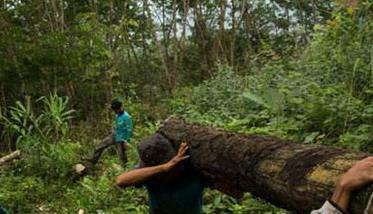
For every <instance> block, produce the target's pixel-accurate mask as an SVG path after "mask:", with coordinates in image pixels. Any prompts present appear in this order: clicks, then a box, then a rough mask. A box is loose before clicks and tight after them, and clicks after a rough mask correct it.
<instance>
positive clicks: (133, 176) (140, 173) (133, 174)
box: [115, 143, 189, 188]
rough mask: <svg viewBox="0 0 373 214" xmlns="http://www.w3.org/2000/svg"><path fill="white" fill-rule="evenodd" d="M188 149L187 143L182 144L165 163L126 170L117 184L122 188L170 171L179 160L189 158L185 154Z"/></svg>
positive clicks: (119, 177) (117, 180)
mask: <svg viewBox="0 0 373 214" xmlns="http://www.w3.org/2000/svg"><path fill="white" fill-rule="evenodd" d="M187 150H188V146H187V144H186V143H182V144H181V145H180V148H179V151H178V153H177V154H176V155H175V157H173V158H172V159H171V160H170V161H168V162H167V163H164V164H160V165H157V166H151V167H145V168H141V169H134V170H131V171H129V172H125V173H123V174H121V175H120V176H118V177H117V178H116V182H115V183H116V185H117V186H119V187H122V188H125V187H128V186H134V185H138V184H141V183H144V182H146V181H148V180H149V179H150V178H152V177H154V176H155V175H158V174H160V173H163V172H167V171H170V170H171V169H172V168H174V167H175V166H176V165H177V164H178V163H179V162H181V161H183V160H185V159H187V158H189V156H188V155H185V153H186V151H187Z"/></svg>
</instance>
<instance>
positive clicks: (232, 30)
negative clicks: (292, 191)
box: [0, 0, 373, 214]
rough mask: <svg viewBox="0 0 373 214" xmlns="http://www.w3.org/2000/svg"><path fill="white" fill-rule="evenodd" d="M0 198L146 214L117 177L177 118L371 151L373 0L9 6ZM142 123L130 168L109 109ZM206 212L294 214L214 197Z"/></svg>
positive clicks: (34, 2)
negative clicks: (85, 164) (106, 142)
mask: <svg viewBox="0 0 373 214" xmlns="http://www.w3.org/2000/svg"><path fill="white" fill-rule="evenodd" d="M0 29H1V30H0V133H1V135H0V136H1V137H0V157H1V156H3V155H6V154H8V153H10V152H11V151H13V150H16V149H19V150H20V151H21V153H22V158H21V159H20V160H17V161H14V162H11V163H8V164H6V165H4V166H0V204H1V205H3V206H4V207H5V208H6V209H7V210H8V211H9V212H10V213H20V214H26V213H67V214H71V213H78V211H79V210H84V212H85V213H98V214H99V213H108V214H116V213H118V214H119V213H146V212H147V210H148V207H147V196H146V192H145V190H144V189H141V188H140V189H137V188H129V189H126V190H119V189H117V188H116V187H115V185H114V180H115V177H116V176H117V175H119V174H120V173H121V172H123V171H124V170H128V169H131V168H133V167H134V166H135V165H136V164H137V162H138V155H137V151H136V144H137V143H138V142H139V141H140V140H141V139H142V138H144V137H146V136H147V135H149V134H150V133H152V132H154V131H155V130H156V129H157V127H158V125H159V122H160V121H162V120H163V119H165V118H167V117H168V116H170V115H179V116H182V117H184V118H186V119H187V120H188V121H191V122H196V123H200V124H206V125H214V126H216V127H222V128H224V129H227V130H232V131H236V132H243V133H258V134H266V135H273V136H278V137H282V138H286V139H291V140H295V141H298V142H302V143H306V144H327V145H329V146H335V147H343V148H347V149H352V150H361V151H365V152H373V99H372V98H373V3H372V2H371V1H370V0H362V1H351V0H350V1H342V0H340V1H325V0H324V1H322V0H313V1H309V0H296V1H289V0H286V1H283V0H266V1H264V0H259V1H255V0H252V1H248V0H247V1H246V0H242V1H241V0H220V1H215V0H205V1H202V0H179V1H176V0H172V1H171V0H170V1H165V0H162V1H161V0H141V1H135V0H124V1H119V0H102V1H95V0H84V1H72V0H2V1H1V2H0ZM113 98H119V99H120V100H122V101H123V102H124V108H125V110H126V111H127V112H128V113H129V114H131V116H132V118H133V120H134V139H133V140H132V142H131V146H130V148H129V160H130V161H129V164H128V166H127V168H126V169H123V168H122V167H121V166H120V165H119V163H118V160H117V157H116V155H115V151H114V150H113V151H112V150H110V151H107V152H106V153H105V155H104V157H103V158H102V159H101V161H100V163H99V164H98V166H97V167H96V170H95V172H94V173H92V174H89V175H87V176H85V177H84V178H80V179H79V178H78V179H77V178H76V177H74V176H72V174H71V173H72V172H71V171H72V170H71V168H72V166H73V165H74V164H76V163H79V162H80V161H81V160H82V159H84V158H85V157H87V156H89V155H90V154H91V153H92V152H93V150H94V148H95V146H96V145H97V144H98V143H99V141H100V139H102V138H103V137H105V136H106V135H107V134H108V133H110V131H111V130H112V127H113V123H114V114H113V113H112V112H111V111H110V108H109V106H110V101H111V100H112V99H113ZM203 212H204V213H278V214H280V213H286V211H285V210H281V209H279V208H276V207H274V206H272V205H270V204H267V203H266V202H264V201H261V200H259V199H255V198H253V197H252V196H251V195H250V194H246V195H245V196H244V198H242V199H240V200H236V199H233V198H231V197H229V196H226V195H223V194H222V193H219V192H217V191H214V190H207V191H205V194H204V206H203Z"/></svg>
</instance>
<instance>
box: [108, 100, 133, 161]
mask: <svg viewBox="0 0 373 214" xmlns="http://www.w3.org/2000/svg"><path fill="white" fill-rule="evenodd" d="M111 109H112V110H113V111H114V112H115V114H116V117H115V132H114V142H115V145H116V147H117V152H118V156H119V160H120V161H121V164H122V166H125V165H126V163H127V155H126V149H127V146H128V145H127V144H128V143H129V142H130V139H131V137H132V119H131V116H130V115H129V114H128V113H127V112H126V111H124V110H123V108H122V103H121V102H120V101H119V100H113V101H112V102H111Z"/></svg>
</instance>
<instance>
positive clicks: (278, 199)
mask: <svg viewBox="0 0 373 214" xmlns="http://www.w3.org/2000/svg"><path fill="white" fill-rule="evenodd" d="M158 133H160V134H161V135H163V136H164V137H166V138H167V139H168V140H169V141H170V143H171V144H172V146H173V148H175V150H176V149H177V148H178V146H179V144H180V143H181V142H182V141H186V142H187V143H188V145H189V148H190V149H189V153H190V155H191V158H190V163H191V164H192V166H193V167H194V168H196V169H197V170H199V171H200V172H201V173H202V174H203V175H204V176H206V178H207V179H209V180H210V181H212V182H222V183H225V184H228V185H229V186H230V188H232V189H238V190H239V191H243V192H251V193H252V194H253V195H255V196H258V197H260V198H262V199H264V200H266V201H268V202H270V203H272V204H274V205H277V206H279V207H282V208H285V209H287V210H290V211H295V212H299V213H309V212H310V211H311V210H313V209H316V208H320V207H321V206H322V204H323V203H324V201H325V200H326V199H328V198H329V197H330V196H331V195H332V192H333V190H334V188H335V185H336V182H337V180H338V178H339V177H340V176H341V175H342V174H343V173H345V172H346V171H347V170H348V169H349V168H350V167H351V166H352V165H353V164H354V163H355V162H357V161H358V160H360V159H363V158H364V157H366V156H368V154H365V153H359V152H349V151H346V150H342V149H338V148H329V147H325V146H319V145H305V144H301V143H294V142H290V141H286V140H281V139H278V138H275V137H269V136H257V135H249V134H236V133H232V132H227V131H224V130H221V129H217V128H213V127H202V126H199V125H193V124H188V123H186V122H184V121H183V120H180V119H177V118H170V119H168V120H166V121H165V123H164V124H163V125H162V126H161V128H160V129H159V130H158ZM372 189H373V188H372V187H369V188H365V189H364V190H361V191H359V192H357V193H355V195H354V197H353V200H352V203H351V213H356V214H357V213H359V214H360V213H363V210H364V209H365V206H366V204H367V202H368V201H369V196H370V194H371V193H372ZM368 213H373V208H370V211H369V212H368Z"/></svg>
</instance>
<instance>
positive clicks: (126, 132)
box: [115, 111, 132, 143]
mask: <svg viewBox="0 0 373 214" xmlns="http://www.w3.org/2000/svg"><path fill="white" fill-rule="evenodd" d="M131 137H132V119H131V116H130V115H129V114H128V113H127V112H125V111H124V112H122V113H119V114H117V116H116V118H115V142H116V143H122V142H123V141H127V142H129V141H130V139H131Z"/></svg>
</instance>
